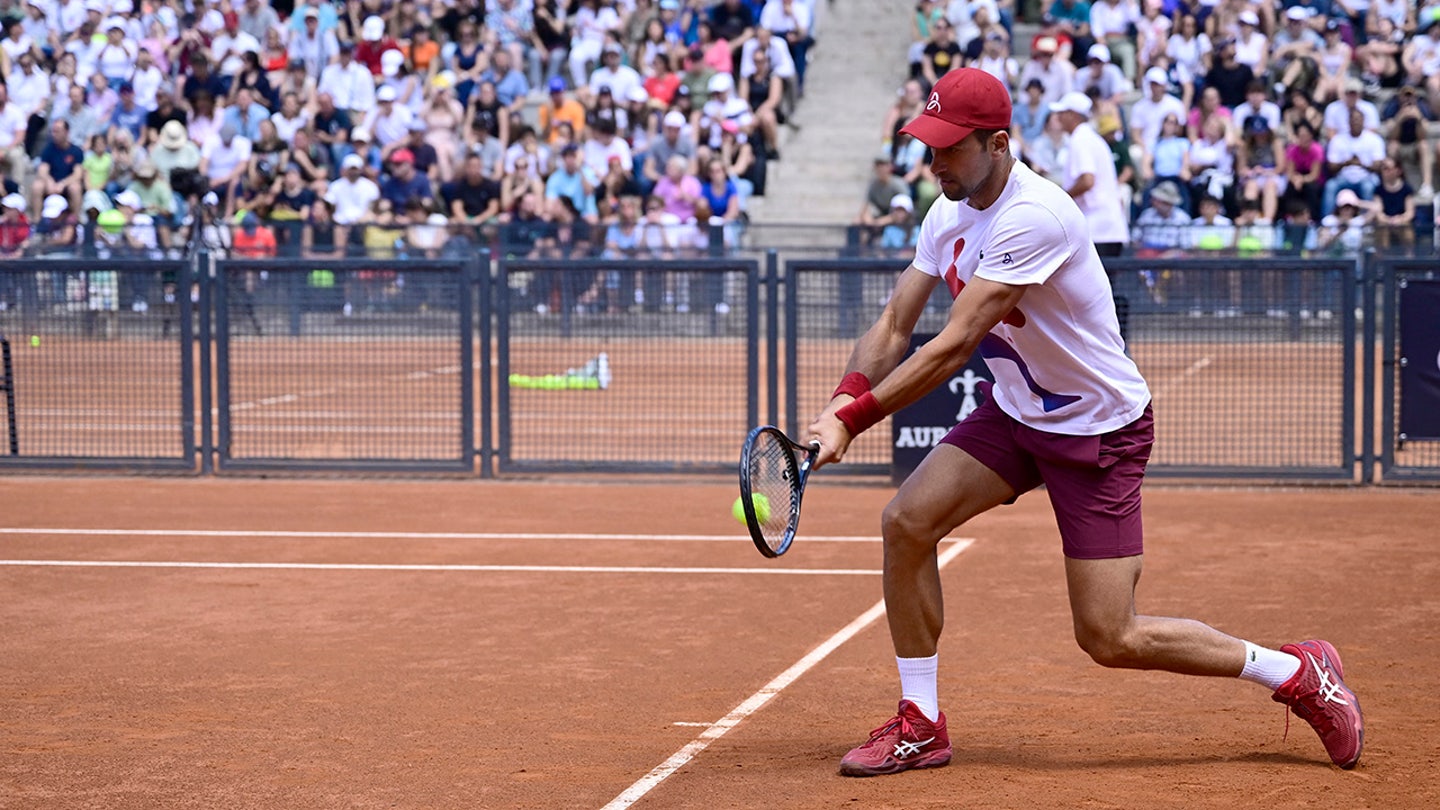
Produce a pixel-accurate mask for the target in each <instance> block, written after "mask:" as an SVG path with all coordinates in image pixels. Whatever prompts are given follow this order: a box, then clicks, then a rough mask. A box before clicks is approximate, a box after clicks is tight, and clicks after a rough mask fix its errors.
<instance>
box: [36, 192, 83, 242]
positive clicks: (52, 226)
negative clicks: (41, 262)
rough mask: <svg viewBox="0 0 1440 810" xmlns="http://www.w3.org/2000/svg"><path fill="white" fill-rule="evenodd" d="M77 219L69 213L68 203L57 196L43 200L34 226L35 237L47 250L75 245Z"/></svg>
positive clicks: (53, 195) (78, 220) (78, 221)
mask: <svg viewBox="0 0 1440 810" xmlns="http://www.w3.org/2000/svg"><path fill="white" fill-rule="evenodd" d="M79 224H80V219H79V217H77V216H75V215H74V214H73V213H71V212H70V203H69V201H67V200H66V199H65V198H64V197H63V196H61V195H59V194H52V195H50V196H49V197H46V198H45V203H44V205H43V206H41V208H40V221H39V222H37V223H36V224H35V229H34V230H35V236H37V237H38V238H39V240H40V242H41V243H42V244H43V245H44V246H45V247H46V249H47V250H57V249H61V248H65V247H70V246H73V245H74V244H75V235H76V226H77V225H79Z"/></svg>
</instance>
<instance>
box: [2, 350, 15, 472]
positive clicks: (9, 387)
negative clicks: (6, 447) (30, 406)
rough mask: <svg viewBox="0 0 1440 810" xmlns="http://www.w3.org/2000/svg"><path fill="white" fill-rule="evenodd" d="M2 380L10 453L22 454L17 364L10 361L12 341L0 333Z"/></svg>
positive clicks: (13, 454)
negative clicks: (17, 399)
mask: <svg viewBox="0 0 1440 810" xmlns="http://www.w3.org/2000/svg"><path fill="white" fill-rule="evenodd" d="M0 382H4V384H5V426H6V430H5V432H6V433H7V434H9V438H10V455H12V456H18V455H20V431H19V428H18V427H17V426H16V424H15V421H16V419H17V417H16V415H15V366H14V365H13V364H11V362H10V341H9V340H7V339H6V338H5V336H4V335H3V334H0Z"/></svg>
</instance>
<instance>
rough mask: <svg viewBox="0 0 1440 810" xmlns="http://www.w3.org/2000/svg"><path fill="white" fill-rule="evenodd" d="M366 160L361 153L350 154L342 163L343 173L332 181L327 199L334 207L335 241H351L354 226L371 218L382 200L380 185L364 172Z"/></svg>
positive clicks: (343, 244) (342, 244) (341, 243)
mask: <svg viewBox="0 0 1440 810" xmlns="http://www.w3.org/2000/svg"><path fill="white" fill-rule="evenodd" d="M364 169H365V160H364V158H362V157H360V156H359V155H346V156H345V159H344V160H343V161H341V162H340V176H339V177H338V178H336V179H334V180H332V181H330V188H329V189H328V190H327V191H326V192H325V201H326V202H328V203H329V204H330V206H331V207H332V208H333V209H334V216H333V219H334V220H335V224H336V228H335V244H337V245H341V246H345V245H348V244H349V241H350V240H349V237H350V228H351V226H354V225H357V224H360V223H364V222H365V221H366V220H369V219H370V218H371V215H372V213H373V211H374V207H375V203H376V201H378V200H379V199H380V187H379V186H377V185H375V181H373V180H371V179H370V178H368V177H366V176H365V175H364V174H362V172H363V170H364Z"/></svg>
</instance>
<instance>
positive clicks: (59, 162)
mask: <svg viewBox="0 0 1440 810" xmlns="http://www.w3.org/2000/svg"><path fill="white" fill-rule="evenodd" d="M40 162H41V163H44V164H45V165H46V166H49V167H50V179H52V180H56V181H60V180H64V179H66V178H68V177H69V176H70V173H71V172H73V171H75V170H76V169H78V168H80V164H81V163H83V162H85V151H84V150H82V149H81V148H80V147H78V146H76V145H75V144H74V143H71V142H69V141H66V143H65V145H64V146H60V145H59V144H56V143H55V141H54V140H51V141H50V142H48V143H46V144H45V148H44V149H41V150H40Z"/></svg>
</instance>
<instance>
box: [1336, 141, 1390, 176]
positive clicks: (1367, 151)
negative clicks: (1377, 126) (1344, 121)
mask: <svg viewBox="0 0 1440 810" xmlns="http://www.w3.org/2000/svg"><path fill="white" fill-rule="evenodd" d="M1352 157H1358V158H1360V165H1359V166H1346V167H1345V168H1343V169H1341V170H1340V171H1339V172H1337V173H1336V175H1335V176H1336V177H1338V178H1339V179H1341V180H1343V181H1345V182H1347V183H1363V182H1365V181H1366V180H1367V179H1369V178H1371V177H1373V176H1374V175H1375V171H1376V170H1377V169H1379V168H1380V167H1379V165H1378V164H1379V162H1380V161H1382V160H1384V159H1385V141H1383V140H1381V138H1380V136H1379V135H1376V134H1375V133H1374V132H1371V131H1370V130H1368V129H1366V130H1362V131H1361V132H1360V135H1359V137H1356V136H1354V135H1351V134H1350V131H1349V130H1346V131H1344V132H1337V133H1335V134H1334V135H1333V136H1332V137H1331V138H1330V143H1329V144H1328V145H1327V146H1326V147H1325V160H1326V161H1328V162H1330V163H1334V164H1337V165H1339V164H1341V163H1344V162H1345V161H1347V160H1349V159H1350V158H1352Z"/></svg>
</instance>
